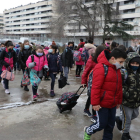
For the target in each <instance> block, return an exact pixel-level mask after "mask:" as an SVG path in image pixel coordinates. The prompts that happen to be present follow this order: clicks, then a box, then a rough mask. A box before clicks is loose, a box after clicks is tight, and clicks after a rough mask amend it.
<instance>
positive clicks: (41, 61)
mask: <svg viewBox="0 0 140 140" xmlns="http://www.w3.org/2000/svg"><path fill="white" fill-rule="evenodd" d="M33 56H34V62H35V63H34V62H32V57H31V56H29V58H28V60H27V61H26V66H27V67H28V68H32V70H33V72H35V73H36V74H37V75H38V77H40V78H42V77H43V68H48V61H47V58H46V56H45V55H43V56H38V55H37V54H35V55H33Z"/></svg>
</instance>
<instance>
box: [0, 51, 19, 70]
mask: <svg viewBox="0 0 140 140" xmlns="http://www.w3.org/2000/svg"><path fill="white" fill-rule="evenodd" d="M16 62H17V55H16V53H15V51H14V50H13V51H12V52H10V53H9V52H8V51H7V50H6V49H5V50H3V51H2V52H1V54H0V65H1V66H2V69H3V70H4V69H6V68H8V67H9V66H10V67H11V68H13V67H14V65H15V64H16Z"/></svg>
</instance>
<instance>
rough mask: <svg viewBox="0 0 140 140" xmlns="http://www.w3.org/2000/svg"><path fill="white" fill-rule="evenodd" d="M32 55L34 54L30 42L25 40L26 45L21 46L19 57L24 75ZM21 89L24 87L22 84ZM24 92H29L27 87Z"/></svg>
mask: <svg viewBox="0 0 140 140" xmlns="http://www.w3.org/2000/svg"><path fill="white" fill-rule="evenodd" d="M31 54H32V48H31V47H30V46H29V41H28V40H25V41H24V43H23V44H22V45H21V51H20V53H19V57H18V58H19V64H20V65H21V69H22V71H23V74H24V72H25V69H27V67H26V61H27V59H28V57H29V56H30V55H31ZM27 71H28V69H27ZM28 73H29V71H28ZM21 87H23V86H22V84H21ZM24 90H25V91H29V89H28V87H27V86H25V87H24Z"/></svg>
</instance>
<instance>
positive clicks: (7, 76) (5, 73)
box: [1, 70, 15, 81]
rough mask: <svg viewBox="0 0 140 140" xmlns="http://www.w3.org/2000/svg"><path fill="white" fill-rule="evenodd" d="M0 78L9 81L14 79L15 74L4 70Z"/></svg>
mask: <svg viewBox="0 0 140 140" xmlns="http://www.w3.org/2000/svg"><path fill="white" fill-rule="evenodd" d="M1 78H5V79H7V80H9V81H14V79H15V75H14V73H12V72H9V71H8V70H4V71H3V72H2V74H1Z"/></svg>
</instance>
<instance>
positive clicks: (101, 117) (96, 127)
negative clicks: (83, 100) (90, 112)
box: [86, 107, 116, 140]
mask: <svg viewBox="0 0 140 140" xmlns="http://www.w3.org/2000/svg"><path fill="white" fill-rule="evenodd" d="M96 115H97V121H96V123H94V124H92V125H91V126H89V127H88V128H87V129H86V132H87V134H88V135H92V134H94V133H96V132H98V131H101V130H103V129H104V134H103V139H102V140H112V139H113V129H114V126H115V115H116V107H114V108H103V107H102V108H101V109H100V110H99V111H96Z"/></svg>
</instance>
